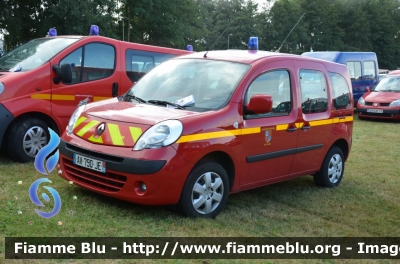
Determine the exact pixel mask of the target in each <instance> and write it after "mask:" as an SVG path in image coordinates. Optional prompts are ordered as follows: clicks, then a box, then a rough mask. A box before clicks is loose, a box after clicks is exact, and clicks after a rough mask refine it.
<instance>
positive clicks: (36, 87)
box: [0, 26, 190, 162]
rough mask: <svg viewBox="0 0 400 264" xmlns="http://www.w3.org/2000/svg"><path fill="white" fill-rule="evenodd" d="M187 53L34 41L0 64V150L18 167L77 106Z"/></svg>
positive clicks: (114, 43) (104, 42) (77, 39)
mask: <svg viewBox="0 0 400 264" xmlns="http://www.w3.org/2000/svg"><path fill="white" fill-rule="evenodd" d="M186 53H190V51H187V50H178V49H171V48H164V47H156V46H149V45H142V44H136V43H129V42H123V41H118V40H115V39H111V38H106V37H102V36H99V34H98V27H96V26H92V28H91V34H90V35H89V36H57V34H56V31H55V30H54V29H51V30H50V31H49V36H48V37H45V38H39V39H34V40H32V41H29V42H27V43H26V44H24V45H21V46H19V47H17V48H16V49H14V50H12V51H10V52H9V53H7V54H5V55H4V56H2V57H1V58H0V124H1V125H0V147H1V148H7V153H8V155H9V157H11V158H12V159H14V160H17V161H21V162H28V161H31V160H33V159H34V157H35V156H36V154H37V152H38V151H39V150H40V149H41V148H42V147H43V146H45V145H46V144H47V142H48V139H49V132H48V129H47V128H48V127H50V128H51V129H53V130H54V131H56V132H58V133H59V134H61V133H62V132H63V131H64V129H65V127H66V126H67V124H68V120H69V118H70V116H71V114H72V112H74V110H75V109H76V107H77V106H78V104H79V103H80V102H81V101H85V102H93V101H99V100H102V99H106V98H111V97H116V96H119V95H122V94H124V93H125V92H126V91H127V90H128V89H129V88H130V87H131V86H132V85H133V83H134V82H136V81H137V80H139V79H140V78H141V77H142V76H143V75H144V74H145V73H147V72H148V71H149V70H150V69H152V68H153V67H155V66H157V65H158V64H160V63H161V62H163V61H165V60H167V59H170V58H172V57H175V56H178V55H181V54H186Z"/></svg>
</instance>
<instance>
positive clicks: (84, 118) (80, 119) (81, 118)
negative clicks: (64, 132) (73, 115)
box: [74, 116, 87, 128]
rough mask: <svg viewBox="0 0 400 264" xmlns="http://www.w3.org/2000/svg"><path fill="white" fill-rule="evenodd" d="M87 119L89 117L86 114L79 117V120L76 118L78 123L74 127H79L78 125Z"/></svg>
mask: <svg viewBox="0 0 400 264" xmlns="http://www.w3.org/2000/svg"><path fill="white" fill-rule="evenodd" d="M86 119H87V118H86V117H84V116H81V117H79V118H78V120H76V123H75V126H74V128H75V127H77V126H79V125H80V124H81V123H82V122H83V121H85V120H86Z"/></svg>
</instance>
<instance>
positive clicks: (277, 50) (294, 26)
mask: <svg viewBox="0 0 400 264" xmlns="http://www.w3.org/2000/svg"><path fill="white" fill-rule="evenodd" d="M305 14H306V13H304V14H303V15H302V16H301V17H300V18H299V20H297V23H296V25H294V27H293V28H292V30H290V32H289V34H287V36H286V38H285V40H284V41H283V42H282V44H281V45H280V46H279V49H278V50H277V51H276V52H279V51H280V50H281V48H282V46H283V44H284V43H285V41H286V39H287V38H288V37H289V35H290V33H292V31H293V29H294V28H295V27H296V26H297V24H299V22H300V20H301V19H302V18H303V16H304V15H305Z"/></svg>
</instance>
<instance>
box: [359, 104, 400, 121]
mask: <svg viewBox="0 0 400 264" xmlns="http://www.w3.org/2000/svg"><path fill="white" fill-rule="evenodd" d="M368 109H374V110H382V113H376V112H368ZM356 112H357V115H358V116H359V117H362V118H376V119H397V120H400V109H399V108H398V107H390V108H389V107H387V108H382V107H381V108H372V107H368V106H365V107H360V106H357V108H356Z"/></svg>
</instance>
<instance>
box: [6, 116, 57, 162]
mask: <svg viewBox="0 0 400 264" xmlns="http://www.w3.org/2000/svg"><path fill="white" fill-rule="evenodd" d="M49 139H50V137H49V133H48V128H47V125H46V123H45V122H43V121H42V120H40V119H37V118H24V119H21V120H18V121H17V122H16V123H15V124H14V125H13V126H12V127H11V129H10V131H9V133H8V140H7V152H8V155H9V156H10V158H12V159H14V160H16V161H20V162H29V161H33V160H34V159H35V156H36V154H37V153H38V152H39V150H40V149H41V148H43V147H44V146H46V145H47V143H48V142H49Z"/></svg>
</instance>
